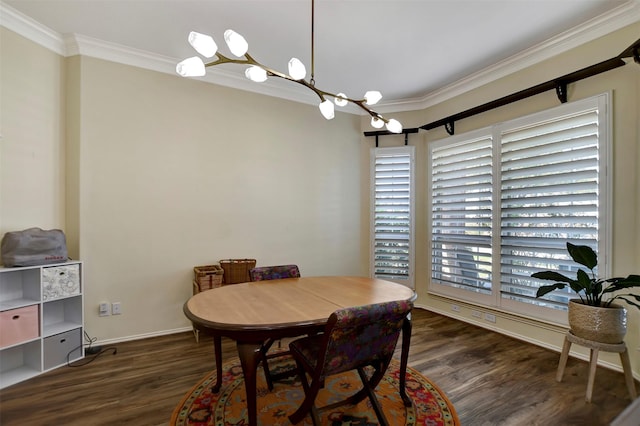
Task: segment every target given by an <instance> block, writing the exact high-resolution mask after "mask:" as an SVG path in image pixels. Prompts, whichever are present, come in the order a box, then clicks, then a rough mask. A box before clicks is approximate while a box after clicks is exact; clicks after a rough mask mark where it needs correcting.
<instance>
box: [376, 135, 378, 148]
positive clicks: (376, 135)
mask: <svg viewBox="0 0 640 426" xmlns="http://www.w3.org/2000/svg"><path fill="white" fill-rule="evenodd" d="M377 147H378V135H376V148H377Z"/></svg>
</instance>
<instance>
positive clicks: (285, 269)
mask: <svg viewBox="0 0 640 426" xmlns="http://www.w3.org/2000/svg"><path fill="white" fill-rule="evenodd" d="M299 277H300V269H299V268H298V265H277V266H260V267H257V268H252V269H250V270H249V278H250V279H251V281H265V280H279V279H283V278H299Z"/></svg>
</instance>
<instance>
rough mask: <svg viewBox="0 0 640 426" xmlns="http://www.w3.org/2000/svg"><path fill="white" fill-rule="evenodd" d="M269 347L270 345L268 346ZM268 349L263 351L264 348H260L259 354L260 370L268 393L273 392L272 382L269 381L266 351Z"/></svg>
mask: <svg viewBox="0 0 640 426" xmlns="http://www.w3.org/2000/svg"><path fill="white" fill-rule="evenodd" d="M269 346H271V345H269ZM268 350H269V349H268V348H267V349H265V347H264V346H263V347H261V348H260V353H261V354H262V369H263V370H264V378H265V380H266V382H267V387H268V388H269V390H270V391H272V390H273V380H271V371H269V360H268V359H267V351H268Z"/></svg>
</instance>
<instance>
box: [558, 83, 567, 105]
mask: <svg viewBox="0 0 640 426" xmlns="http://www.w3.org/2000/svg"><path fill="white" fill-rule="evenodd" d="M556 95H557V96H558V99H559V100H560V102H562V103H563V104H566V103H567V83H566V82H563V81H559V82H558V83H557V84H556Z"/></svg>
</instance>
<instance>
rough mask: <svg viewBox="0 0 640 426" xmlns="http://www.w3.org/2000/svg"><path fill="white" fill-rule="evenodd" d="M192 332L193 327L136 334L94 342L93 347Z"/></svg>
mask: <svg viewBox="0 0 640 426" xmlns="http://www.w3.org/2000/svg"><path fill="white" fill-rule="evenodd" d="M191 330H193V328H191V327H181V328H174V329H173V330H162V331H155V332H153V333H144V334H136V335H133V336H125V337H118V338H116V339H105V340H97V341H95V342H93V343H92V345H93V346H97V345H100V346H105V345H112V344H114V343H122V342H129V341H132V340H140V339H148V338H150V337H159V336H166V335H167V334H176V333H184V332H185V331H191Z"/></svg>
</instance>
